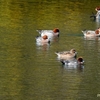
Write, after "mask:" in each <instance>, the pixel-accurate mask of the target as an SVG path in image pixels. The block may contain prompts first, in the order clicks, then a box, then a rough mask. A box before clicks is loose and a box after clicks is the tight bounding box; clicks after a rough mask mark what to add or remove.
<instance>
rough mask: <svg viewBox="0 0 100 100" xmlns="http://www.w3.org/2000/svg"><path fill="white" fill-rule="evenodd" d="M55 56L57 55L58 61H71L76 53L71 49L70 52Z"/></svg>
mask: <svg viewBox="0 0 100 100" xmlns="http://www.w3.org/2000/svg"><path fill="white" fill-rule="evenodd" d="M55 54H57V56H58V57H57V58H58V59H59V60H73V59H75V58H76V56H77V52H76V50H75V49H71V50H70V51H63V52H55Z"/></svg>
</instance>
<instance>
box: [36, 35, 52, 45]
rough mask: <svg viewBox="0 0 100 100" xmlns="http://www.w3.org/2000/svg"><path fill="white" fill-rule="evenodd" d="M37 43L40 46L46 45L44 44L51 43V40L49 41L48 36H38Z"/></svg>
mask: <svg viewBox="0 0 100 100" xmlns="http://www.w3.org/2000/svg"><path fill="white" fill-rule="evenodd" d="M36 43H37V44H38V45H44V44H47V43H50V40H49V39H48V36H47V35H44V36H37V37H36Z"/></svg>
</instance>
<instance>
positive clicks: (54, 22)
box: [0, 0, 100, 100]
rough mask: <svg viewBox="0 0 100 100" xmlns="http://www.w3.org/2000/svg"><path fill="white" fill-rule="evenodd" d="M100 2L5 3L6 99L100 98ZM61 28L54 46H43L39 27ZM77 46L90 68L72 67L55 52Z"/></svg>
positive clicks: (0, 57) (1, 62) (2, 72)
mask: <svg viewBox="0 0 100 100" xmlns="http://www.w3.org/2000/svg"><path fill="white" fill-rule="evenodd" d="M99 3H100V1H99V0H95V1H94V0H92V1H91V0H63V1H59V0H55V1H54V0H1V1H0V100H97V99H99V98H100V97H99V94H100V61H99V60H100V40H89V41H88V40H85V39H84V38H83V34H82V32H81V30H83V29H91V30H95V29H96V28H98V27H100V22H96V21H93V19H92V18H90V16H91V15H92V12H94V13H96V12H95V7H96V6H98V4H99ZM55 27H57V28H59V29H60V37H59V38H58V39H55V40H54V41H53V42H52V43H51V44H50V46H37V45H36V41H35V37H36V36H37V35H38V33H37V32H36V30H37V29H53V28H55ZM71 48H75V49H76V51H77V52H78V56H82V57H83V58H84V60H85V65H84V69H67V68H65V67H62V65H61V63H60V62H58V61H57V59H56V57H57V56H56V55H55V52H56V51H64V50H70V49H71Z"/></svg>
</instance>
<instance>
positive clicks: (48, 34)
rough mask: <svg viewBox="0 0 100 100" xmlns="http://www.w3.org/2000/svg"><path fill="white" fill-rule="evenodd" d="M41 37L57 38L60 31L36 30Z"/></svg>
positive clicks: (55, 29)
mask: <svg viewBox="0 0 100 100" xmlns="http://www.w3.org/2000/svg"><path fill="white" fill-rule="evenodd" d="M36 31H37V32H38V33H39V34H40V35H41V36H44V35H47V36H48V38H49V39H52V38H53V37H55V36H57V37H59V29H58V28H54V29H53V30H36Z"/></svg>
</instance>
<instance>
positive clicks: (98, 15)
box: [95, 7, 100, 19]
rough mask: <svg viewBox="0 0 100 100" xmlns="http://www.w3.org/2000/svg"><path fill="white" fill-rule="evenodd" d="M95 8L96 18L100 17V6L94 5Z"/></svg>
mask: <svg viewBox="0 0 100 100" xmlns="http://www.w3.org/2000/svg"><path fill="white" fill-rule="evenodd" d="M95 10H96V11H97V13H96V15H95V16H96V18H97V19H98V18H100V7H96V8H95Z"/></svg>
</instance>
